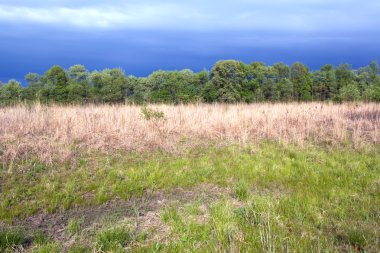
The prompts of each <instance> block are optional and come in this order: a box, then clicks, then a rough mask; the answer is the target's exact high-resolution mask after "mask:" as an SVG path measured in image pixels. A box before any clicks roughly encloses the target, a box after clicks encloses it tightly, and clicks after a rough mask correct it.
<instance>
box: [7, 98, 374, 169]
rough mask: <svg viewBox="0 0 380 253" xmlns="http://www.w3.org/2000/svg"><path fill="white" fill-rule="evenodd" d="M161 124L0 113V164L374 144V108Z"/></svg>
mask: <svg viewBox="0 0 380 253" xmlns="http://www.w3.org/2000/svg"><path fill="white" fill-rule="evenodd" d="M150 108H154V109H157V110H160V111H163V112H164V114H165V120H163V121H159V122H155V121H154V120H153V121H152V120H150V121H148V120H146V119H145V118H144V117H143V115H142V113H141V107H139V106H130V105H100V106H95V105H89V106H43V105H34V106H25V105H20V106H16V107H6V108H0V124H1V128H0V148H1V149H0V156H1V157H0V158H1V160H2V162H6V163H10V164H11V163H12V161H13V160H14V159H20V158H26V157H30V156H31V155H33V156H36V157H38V158H39V159H41V160H43V161H45V162H52V161H53V160H54V159H59V160H65V159H69V158H70V157H71V156H73V155H75V150H76V149H77V148H86V149H89V150H102V151H111V152H112V151H115V150H125V151H145V150H152V149H157V148H160V149H163V150H166V151H175V150H176V148H177V147H178V144H179V143H187V144H188V145H196V143H200V142H202V143H204V142H207V141H214V142H217V143H235V144H240V145H244V144H247V143H255V142H259V141H262V140H274V141H280V142H287V143H296V144H300V145H304V144H310V143H311V144H315V143H317V144H320V143H329V144H342V143H343V144H346V143H349V144H350V145H353V146H354V147H358V146H362V145H373V144H378V143H379V140H380V104H375V103H368V104H364V103H359V104H342V105H335V104H322V103H304V104H296V103H292V104H250V105H247V104H238V105H224V104H215V105H206V104H198V105H179V106H170V105H151V106H150Z"/></svg>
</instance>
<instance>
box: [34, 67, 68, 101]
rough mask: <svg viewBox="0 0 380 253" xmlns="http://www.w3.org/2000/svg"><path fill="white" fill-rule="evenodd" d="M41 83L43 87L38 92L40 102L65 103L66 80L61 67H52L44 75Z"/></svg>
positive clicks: (66, 97)
mask: <svg viewBox="0 0 380 253" xmlns="http://www.w3.org/2000/svg"><path fill="white" fill-rule="evenodd" d="M41 81H42V82H43V84H44V85H43V86H44V87H43V88H42V89H41V90H40V92H39V96H40V98H41V100H42V101H55V102H59V103H64V102H67V99H68V90H67V86H68V78H67V76H66V72H65V70H64V69H63V68H62V67H60V66H58V65H55V66H53V67H52V68H50V69H49V70H48V71H47V72H46V73H45V75H44V76H43V77H42V78H41Z"/></svg>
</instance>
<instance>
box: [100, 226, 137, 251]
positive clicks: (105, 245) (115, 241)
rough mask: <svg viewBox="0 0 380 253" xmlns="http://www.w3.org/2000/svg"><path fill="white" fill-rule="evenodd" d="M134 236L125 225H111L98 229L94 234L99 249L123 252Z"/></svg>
mask: <svg viewBox="0 0 380 253" xmlns="http://www.w3.org/2000/svg"><path fill="white" fill-rule="evenodd" d="M133 238H134V236H133V235H132V232H131V231H130V229H129V228H127V227H113V228H106V229H103V230H100V231H99V232H98V233H97V235H96V245H97V246H98V248H99V249H100V250H101V251H105V252H108V251H112V252H124V248H125V247H126V246H127V245H128V244H129V243H130V242H132V240H133Z"/></svg>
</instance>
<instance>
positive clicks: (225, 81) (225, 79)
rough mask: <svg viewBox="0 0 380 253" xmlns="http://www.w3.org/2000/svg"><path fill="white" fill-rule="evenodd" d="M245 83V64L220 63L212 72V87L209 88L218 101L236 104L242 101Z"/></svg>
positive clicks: (227, 61)
mask: <svg viewBox="0 0 380 253" xmlns="http://www.w3.org/2000/svg"><path fill="white" fill-rule="evenodd" d="M245 81H247V79H246V71H245V65H244V63H242V62H240V61H235V60H226V61H219V62H217V63H216V64H215V65H214V66H213V68H212V70H211V84H212V86H211V87H210V86H209V87H207V88H208V92H209V93H210V94H212V95H213V96H215V100H216V101H218V102H226V103H235V102H239V101H241V100H242V96H241V93H242V86H243V83H244V82H245ZM209 97H211V96H209Z"/></svg>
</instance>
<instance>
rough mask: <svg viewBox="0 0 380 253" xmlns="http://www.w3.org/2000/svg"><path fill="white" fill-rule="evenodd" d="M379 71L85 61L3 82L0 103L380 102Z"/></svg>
mask: <svg viewBox="0 0 380 253" xmlns="http://www.w3.org/2000/svg"><path fill="white" fill-rule="evenodd" d="M379 72H380V67H379V64H378V63H377V62H376V61H373V62H371V63H370V64H369V65H368V66H365V67H362V68H359V69H357V70H353V69H352V68H351V65H349V64H341V65H339V66H338V67H337V68H334V66H333V65H325V66H323V67H322V68H321V69H320V70H318V71H310V69H309V68H308V67H307V66H306V65H304V64H303V63H300V62H296V63H294V64H293V65H292V66H288V65H286V64H284V63H276V64H274V65H273V66H267V65H265V64H264V63H261V62H253V63H250V64H245V63H243V62H240V61H236V60H224V61H218V62H217V63H216V64H215V65H214V66H213V67H212V69H211V71H210V72H208V71H206V70H204V71H201V72H198V73H194V72H193V71H191V70H189V69H185V70H181V71H162V70H159V71H155V72H153V73H152V74H151V75H149V76H148V77H140V78H138V77H135V76H126V75H125V73H124V71H123V70H122V69H119V68H115V69H105V70H103V71H94V72H92V73H90V72H89V71H88V70H86V68H85V67H84V66H82V65H74V66H72V67H70V68H69V69H68V70H65V69H63V68H62V67H60V66H53V67H52V68H50V69H49V70H48V71H47V72H46V73H45V74H43V75H39V74H37V73H29V74H27V75H26V76H25V81H26V82H27V84H28V86H27V87H22V86H21V84H20V83H19V82H18V81H16V80H13V79H12V80H10V81H9V82H8V83H6V84H2V83H1V82H0V104H2V105H12V104H17V103H20V102H34V101H39V102H42V103H135V104H143V103H171V104H178V103H196V102H206V103H213V102H220V103H238V102H246V103H249V102H263V101H272V102H275V101H282V102H289V101H316V100H317V101H325V100H331V101H337V102H340V101H357V100H362V101H380V76H379Z"/></svg>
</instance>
